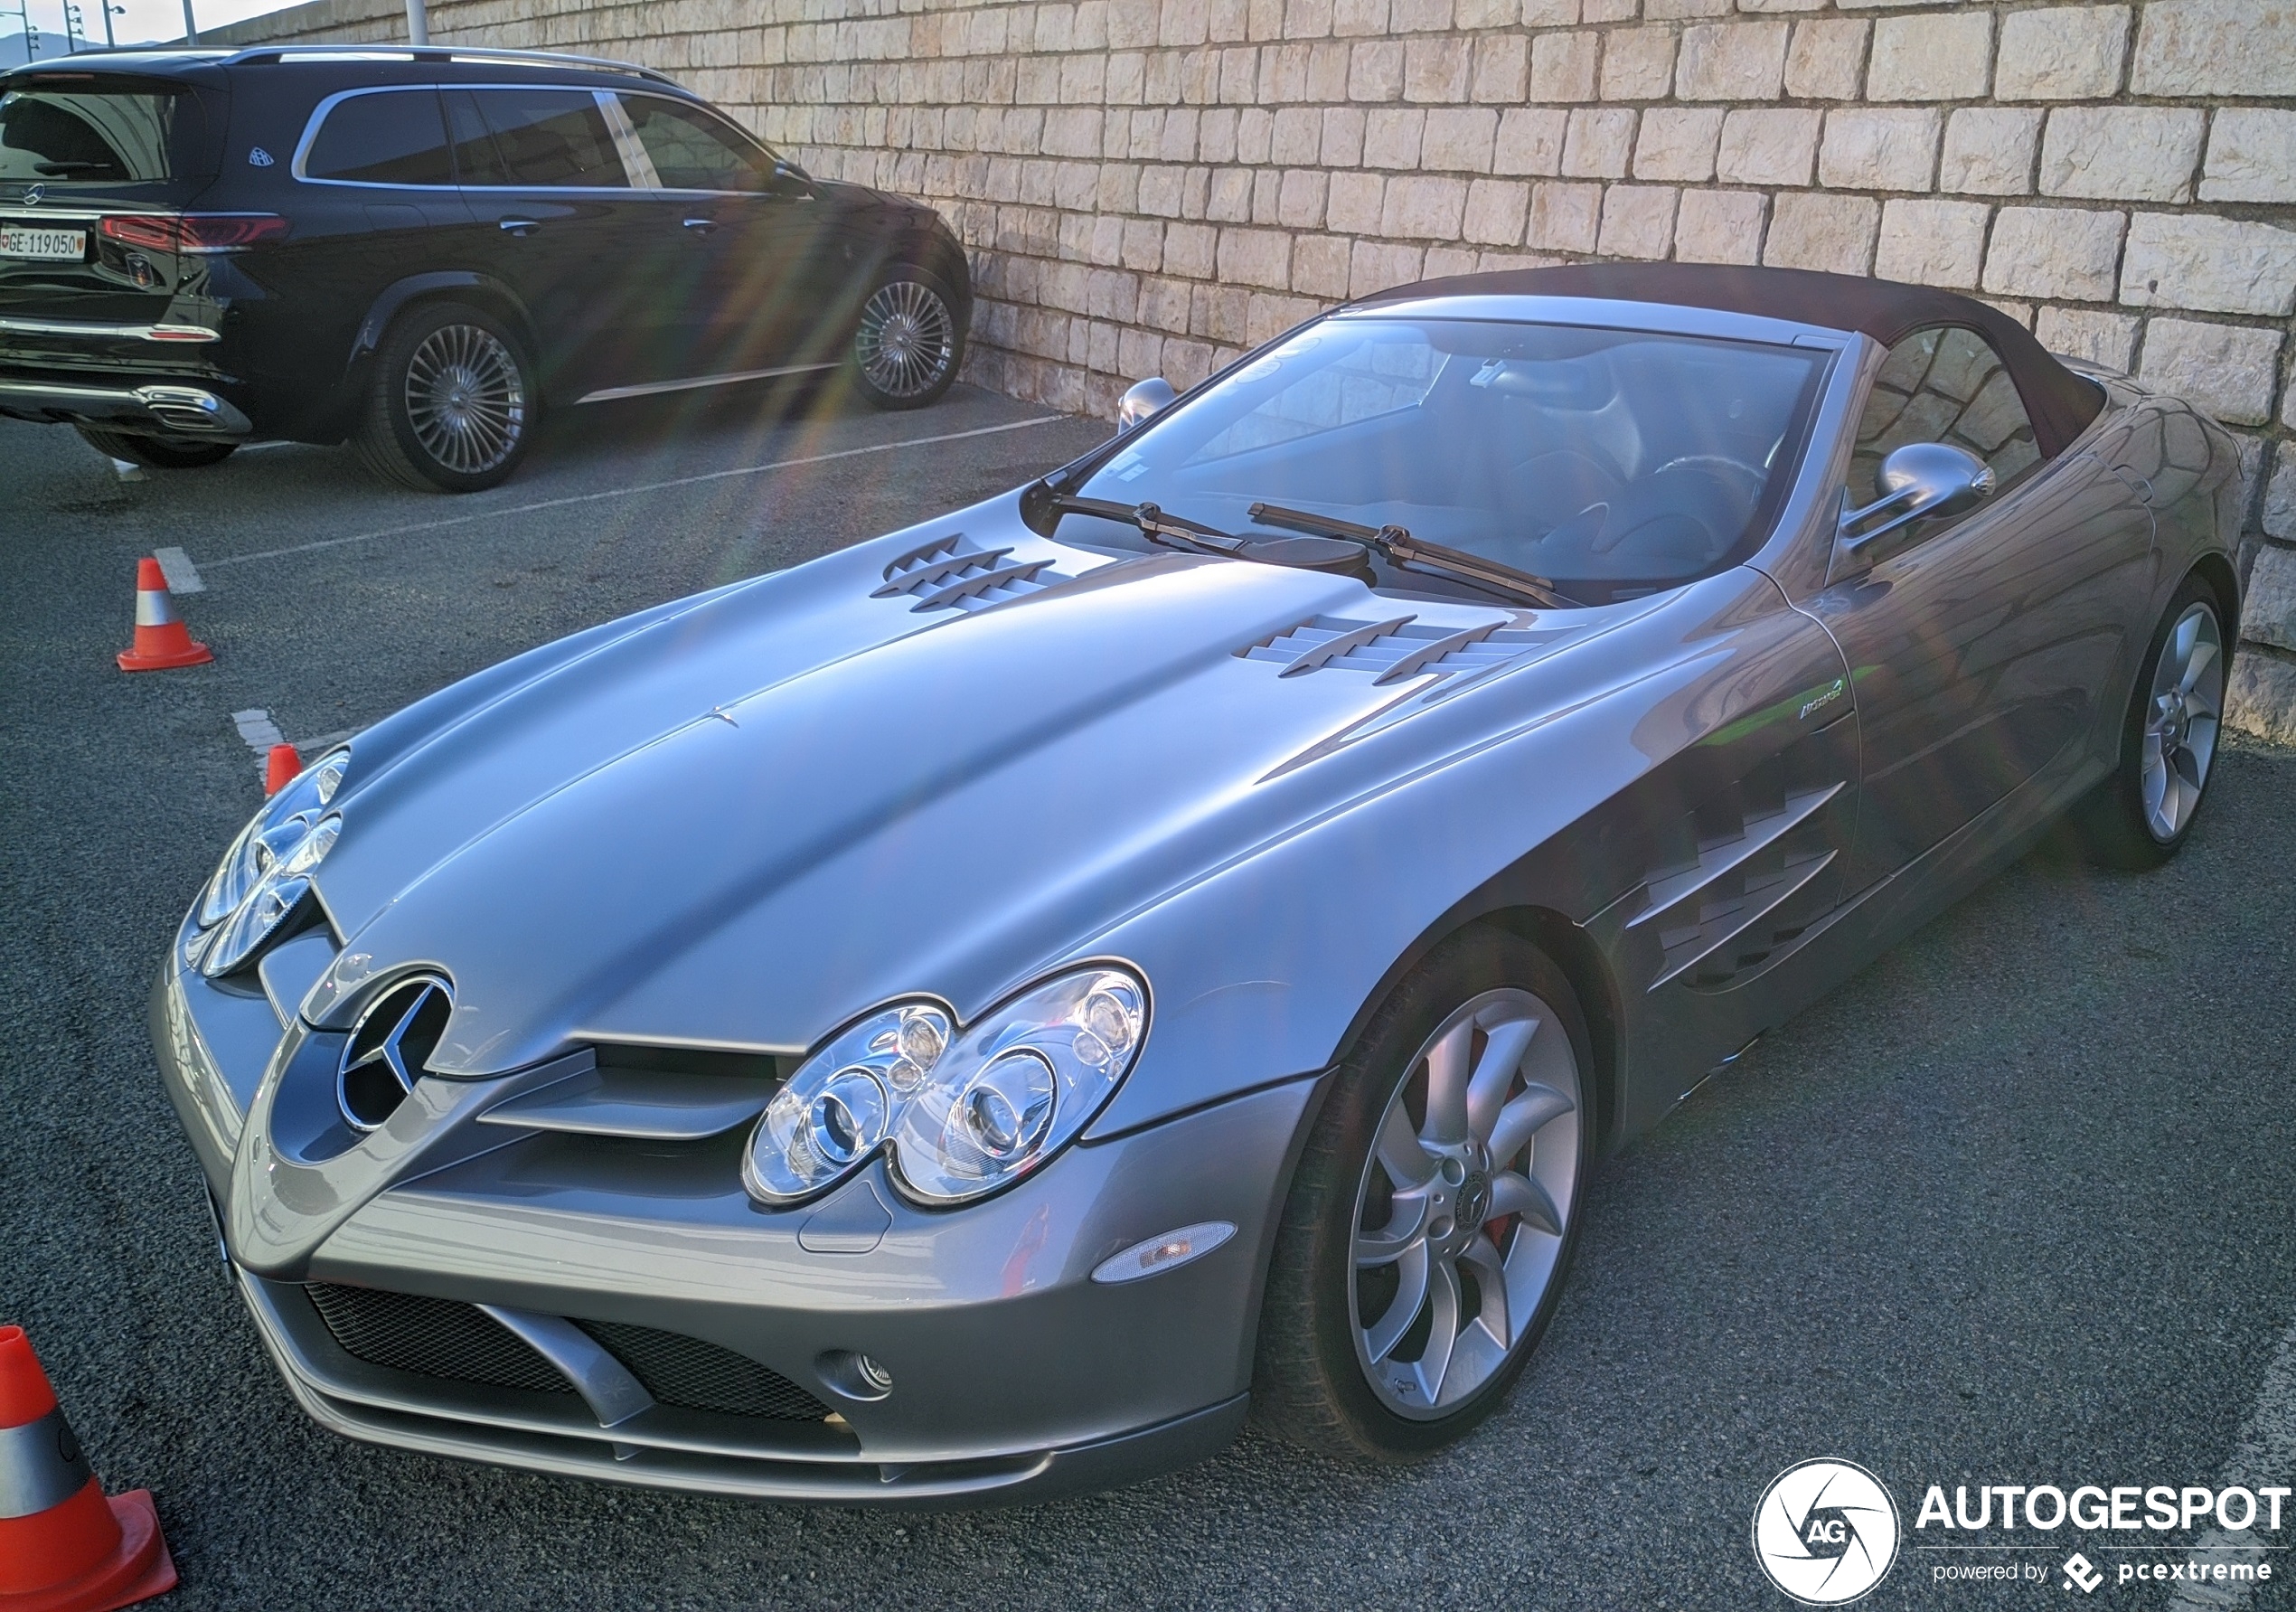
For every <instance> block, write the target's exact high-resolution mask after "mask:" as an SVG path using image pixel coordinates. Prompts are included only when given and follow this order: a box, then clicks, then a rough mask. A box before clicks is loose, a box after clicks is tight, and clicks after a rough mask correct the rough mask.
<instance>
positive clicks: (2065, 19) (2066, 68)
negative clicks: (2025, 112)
mask: <svg viewBox="0 0 2296 1612" xmlns="http://www.w3.org/2000/svg"><path fill="white" fill-rule="evenodd" d="M2128 48H2129V8H2128V7H2127V6H2125V5H2056V6H2050V7H2048V8H2047V9H2046V10H2043V11H2014V12H2010V13H2009V14H2008V15H2006V16H2005V17H2003V18H2002V19H2001V43H2000V61H1999V62H1998V63H1997V64H1996V65H1995V67H1994V70H1993V93H1994V95H1995V96H1996V97H1998V98H1999V99H2002V100H2095V99H2100V98H2102V97H2104V96H2108V95H2111V94H2112V93H2113V91H2115V90H2118V89H2120V87H2121V64H2122V59H2123V58H2124V57H2125V56H2126V55H2127V53H2128Z"/></svg>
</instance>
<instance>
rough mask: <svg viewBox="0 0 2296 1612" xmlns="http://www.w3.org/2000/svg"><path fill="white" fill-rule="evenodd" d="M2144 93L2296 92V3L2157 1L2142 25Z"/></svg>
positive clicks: (2138, 66) (2133, 83) (2138, 72)
mask: <svg viewBox="0 0 2296 1612" xmlns="http://www.w3.org/2000/svg"><path fill="white" fill-rule="evenodd" d="M2129 89H2130V90H2131V93H2134V94H2137V95H2160V96H2179V95H2180V96H2190V97H2193V98H2196V99H2204V100H2209V101H2216V100H2220V99H2224V98H2225V97H2228V96H2246V95H2256V96H2264V95H2296V0H2151V4H2150V5H2147V6H2146V7H2145V8H2144V20H2143V22H2142V23H2141V24H2139V25H2138V28H2137V54H2136V63H2135V65H2134V66H2133V67H2132V68H2131V70H2130V73H2129Z"/></svg>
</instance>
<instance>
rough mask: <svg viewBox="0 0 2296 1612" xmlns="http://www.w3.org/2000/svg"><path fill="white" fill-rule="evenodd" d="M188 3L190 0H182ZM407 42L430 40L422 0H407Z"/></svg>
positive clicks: (426, 13) (417, 42)
mask: <svg viewBox="0 0 2296 1612" xmlns="http://www.w3.org/2000/svg"><path fill="white" fill-rule="evenodd" d="M183 4H184V5H190V4H191V0H183ZM407 42H408V43H409V44H410V45H427V44H428V43H429V42H430V9H429V7H428V6H427V5H424V4H423V0H407Z"/></svg>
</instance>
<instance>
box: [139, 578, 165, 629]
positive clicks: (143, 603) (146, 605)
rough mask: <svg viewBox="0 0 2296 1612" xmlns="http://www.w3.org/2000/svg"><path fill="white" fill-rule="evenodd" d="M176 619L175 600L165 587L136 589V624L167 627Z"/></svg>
mask: <svg viewBox="0 0 2296 1612" xmlns="http://www.w3.org/2000/svg"><path fill="white" fill-rule="evenodd" d="M174 619H175V601H174V599H172V598H171V597H169V595H168V591H167V589H165V588H138V589H136V626H137V627H165V626H167V625H168V624H169V623H170V622H172V621H174Z"/></svg>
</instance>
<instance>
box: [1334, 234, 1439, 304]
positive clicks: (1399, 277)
mask: <svg viewBox="0 0 2296 1612" xmlns="http://www.w3.org/2000/svg"><path fill="white" fill-rule="evenodd" d="M1426 256H1427V254H1426V248H1424V247H1416V246H1405V245H1402V244H1399V243H1397V242H1394V241H1384V240H1359V241H1357V242H1356V243H1355V253H1354V256H1353V258H1352V259H1350V263H1349V269H1348V295H1349V296H1350V297H1369V296H1370V295H1371V293H1373V292H1374V291H1384V290H1386V289H1387V288H1388V287H1389V286H1407V285H1409V284H1410V283H1411V282H1412V281H1413V280H1416V279H1417V278H1419V276H1420V273H1421V270H1422V269H1423V267H1424V265H1425V264H1426Z"/></svg>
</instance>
